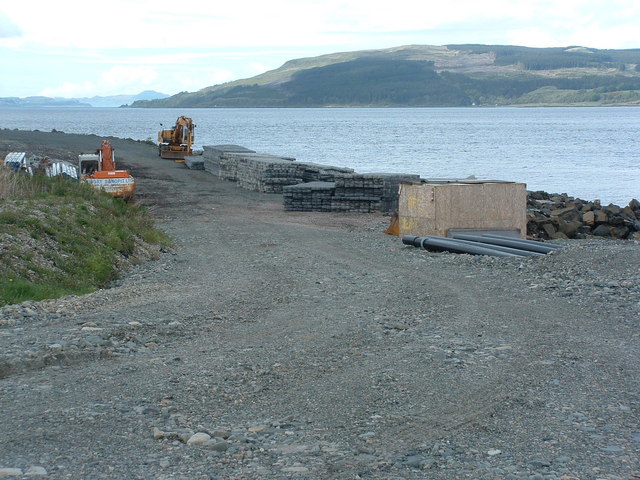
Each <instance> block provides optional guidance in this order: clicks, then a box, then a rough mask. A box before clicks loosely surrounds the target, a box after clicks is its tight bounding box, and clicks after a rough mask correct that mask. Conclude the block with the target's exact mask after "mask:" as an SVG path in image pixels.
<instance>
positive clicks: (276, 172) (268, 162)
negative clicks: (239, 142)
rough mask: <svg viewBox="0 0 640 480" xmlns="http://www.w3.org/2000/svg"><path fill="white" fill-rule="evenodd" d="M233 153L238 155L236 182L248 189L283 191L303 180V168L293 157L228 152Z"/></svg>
mask: <svg viewBox="0 0 640 480" xmlns="http://www.w3.org/2000/svg"><path fill="white" fill-rule="evenodd" d="M231 155H233V156H235V157H236V182H237V183H238V186H239V187H242V188H244V189H246V190H253V191H256V192H262V193H282V187H284V186H286V185H295V184H298V183H301V182H302V169H301V168H300V166H299V164H298V163H296V162H295V161H294V160H295V159H293V158H288V157H279V156H276V155H267V154H258V153H249V154H227V156H231ZM221 166H222V164H221Z"/></svg>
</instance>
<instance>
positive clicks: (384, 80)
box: [133, 45, 640, 107]
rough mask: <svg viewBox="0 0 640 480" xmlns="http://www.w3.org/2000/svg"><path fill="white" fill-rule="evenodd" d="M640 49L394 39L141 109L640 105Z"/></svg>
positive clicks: (150, 103)
mask: <svg viewBox="0 0 640 480" xmlns="http://www.w3.org/2000/svg"><path fill="white" fill-rule="evenodd" d="M639 65H640V49H630V50H598V49H592V48H585V47H567V48H528V47H518V46H500V45H448V46H441V47H437V46H435V47H434V46H419V45H412V46H406V47H396V48H391V49H386V50H367V51H362V52H350V53H341V54H332V55H324V56H321V57H314V58H307V59H298V60H292V61H290V62H287V63H285V64H284V65H283V66H282V67H280V68H279V69H276V70H272V71H270V72H267V73H265V74H262V75H258V76H256V77H253V78H250V79H245V80H238V81H235V82H230V83H227V84H223V85H216V86H213V87H208V88H205V89H203V90H200V91H198V92H194V93H186V92H184V93H180V94H178V95H174V96H172V97H169V98H166V99H162V100H153V101H141V102H135V103H134V104H133V106H134V107H321V106H414V107H423V106H424V107H433V106H471V105H527V104H534V105H535V104H543V105H544V104H546V105H549V104H552V105H556V104H557V105H563V104H568V105H574V104H583V105H607V104H640V67H639Z"/></svg>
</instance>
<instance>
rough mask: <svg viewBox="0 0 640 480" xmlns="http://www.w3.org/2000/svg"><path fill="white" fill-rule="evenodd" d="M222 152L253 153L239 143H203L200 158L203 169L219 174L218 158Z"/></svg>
mask: <svg viewBox="0 0 640 480" xmlns="http://www.w3.org/2000/svg"><path fill="white" fill-rule="evenodd" d="M224 153H255V152H254V151H253V150H249V149H248V148H245V147H241V146H240V145H205V146H204V147H203V153H202V158H203V160H204V162H203V163H204V169H205V170H206V171H207V172H209V173H212V174H213V175H220V158H221V156H222V155H223V154H224Z"/></svg>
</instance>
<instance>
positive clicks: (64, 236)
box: [0, 168, 171, 306]
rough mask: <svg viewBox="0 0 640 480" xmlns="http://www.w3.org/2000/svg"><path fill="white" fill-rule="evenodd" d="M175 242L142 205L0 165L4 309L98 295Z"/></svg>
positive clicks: (0, 299)
mask: <svg viewBox="0 0 640 480" xmlns="http://www.w3.org/2000/svg"><path fill="white" fill-rule="evenodd" d="M170 245H171V240H170V239H169V237H168V236H167V235H165V234H164V232H162V231H161V230H158V229H157V228H156V227H155V225H154V222H153V219H152V218H151V217H150V216H149V215H148V214H147V212H146V211H145V208H144V207H142V206H140V205H134V204H127V203H126V202H124V201H123V200H121V199H118V198H113V197H111V196H110V195H108V194H106V193H102V192H97V191H96V190H94V189H93V188H91V187H90V186H88V185H86V184H81V183H78V182H73V181H71V180H68V179H63V178H54V179H50V178H47V177H45V176H36V177H29V176H27V175H24V174H20V173H14V172H11V171H9V170H7V169H3V168H0V256H1V258H2V260H1V262H0V306H1V305H6V304H12V303H19V302H22V301H25V300H42V299H46V298H57V297H60V296H63V295H68V294H84V293H88V292H91V291H94V290H96V289H98V288H101V287H104V286H106V285H107V284H108V283H109V282H110V281H112V280H115V279H116V278H118V276H119V273H120V272H121V271H123V270H125V269H127V268H128V267H129V266H131V265H133V264H136V263H139V262H141V261H144V260H147V259H151V258H154V257H157V255H158V254H159V252H160V251H161V250H162V248H167V247H169V246H170Z"/></svg>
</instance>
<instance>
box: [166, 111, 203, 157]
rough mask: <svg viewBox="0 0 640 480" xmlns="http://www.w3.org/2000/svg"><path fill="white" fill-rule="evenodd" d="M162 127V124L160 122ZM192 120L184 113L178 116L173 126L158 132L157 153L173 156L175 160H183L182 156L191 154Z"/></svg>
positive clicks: (193, 126)
mask: <svg viewBox="0 0 640 480" xmlns="http://www.w3.org/2000/svg"><path fill="white" fill-rule="evenodd" d="M160 126H161V127H162V124H160ZM194 129H195V125H194V124H193V120H191V119H190V118H189V117H185V116H184V115H183V116H181V117H178V119H177V120H176V124H175V126H174V127H173V128H168V129H162V130H160V131H159V132H158V155H160V156H161V157H162V158H173V159H174V160H175V161H176V162H184V157H188V156H190V155H192V154H193V151H192V149H191V147H192V146H193V139H194V135H193V130H194Z"/></svg>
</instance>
